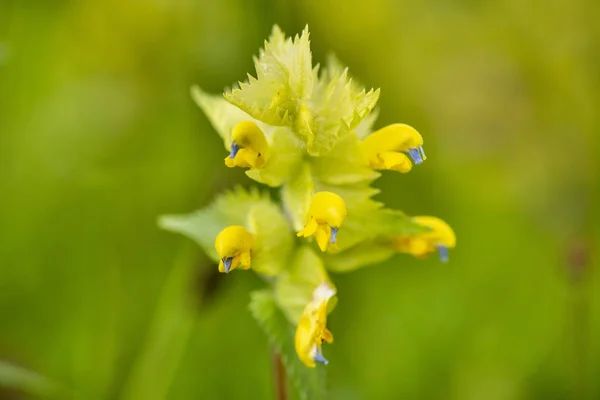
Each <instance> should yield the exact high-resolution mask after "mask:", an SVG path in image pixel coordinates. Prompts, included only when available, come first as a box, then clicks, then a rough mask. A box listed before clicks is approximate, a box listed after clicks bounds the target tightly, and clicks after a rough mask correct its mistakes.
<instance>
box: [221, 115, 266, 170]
mask: <svg viewBox="0 0 600 400" xmlns="http://www.w3.org/2000/svg"><path fill="white" fill-rule="evenodd" d="M231 140H232V144H231V146H232V148H231V154H230V155H229V156H228V157H227V158H225V165H227V166H228V167H230V168H233V167H242V168H261V167H262V166H264V165H265V163H266V162H267V161H268V159H269V144H268V143H267V138H266V137H265V134H264V133H263V131H262V130H261V129H260V128H259V127H258V126H257V125H256V124H255V123H254V122H252V121H250V120H246V121H242V122H240V123H238V124H237V125H236V126H235V127H234V128H233V132H232V134H231ZM232 155H233V157H232Z"/></svg>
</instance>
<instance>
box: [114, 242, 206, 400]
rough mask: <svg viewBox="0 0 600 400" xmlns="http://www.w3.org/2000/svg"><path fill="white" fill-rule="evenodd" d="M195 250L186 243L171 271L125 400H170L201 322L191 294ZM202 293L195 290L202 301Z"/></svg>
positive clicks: (126, 384)
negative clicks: (195, 331) (171, 388)
mask: <svg viewBox="0 0 600 400" xmlns="http://www.w3.org/2000/svg"><path fill="white" fill-rule="evenodd" d="M191 247H192V245H191V243H190V244H188V243H186V245H185V246H184V247H183V248H182V250H181V252H180V254H179V255H178V256H177V257H176V259H175V262H174V264H173V266H172V268H171V269H170V270H169V274H168V276H167V279H166V280H165V282H164V284H163V286H162V289H161V292H160V295H159V298H158V303H157V306H156V310H155V312H154V316H153V317H152V322H151V324H150V325H149V327H148V329H147V331H146V337H145V341H144V343H143V345H142V346H141V350H140V352H139V354H138V355H137V357H136V359H135V361H134V362H133V364H132V366H131V367H130V368H129V373H128V377H127V379H126V380H125V382H124V384H123V389H122V395H121V397H120V399H122V400H135V399H144V400H160V399H164V398H167V395H168V392H169V388H170V387H171V385H172V383H173V380H174V379H175V377H176V376H177V372H178V369H179V368H180V367H181V362H182V359H183V357H184V355H185V352H186V349H187V347H188V343H189V341H190V337H191V335H192V332H193V329H194V327H195V326H196V322H197V310H196V308H194V307H190V304H189V296H190V293H189V292H188V290H189V289H190V286H189V284H190V282H191V281H193V280H194V279H195V278H196V273H197V271H196V263H194V261H193V259H194V256H195V252H196V251H197V250H196V249H193V250H192V249H191ZM201 290H202V288H200V287H196V288H194V295H195V296H196V298H197V299H201V298H202V293H201V292H199V291H201ZM196 306H197V305H196ZM149 382H151V383H152V384H149Z"/></svg>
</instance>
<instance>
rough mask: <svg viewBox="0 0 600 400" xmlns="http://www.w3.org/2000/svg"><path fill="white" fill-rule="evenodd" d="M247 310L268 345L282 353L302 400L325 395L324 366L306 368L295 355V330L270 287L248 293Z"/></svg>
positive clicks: (317, 398) (287, 369)
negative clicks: (265, 336) (263, 333)
mask: <svg viewBox="0 0 600 400" xmlns="http://www.w3.org/2000/svg"><path fill="white" fill-rule="evenodd" d="M249 307H250V311H251V312H252V315H253V316H254V318H255V319H256V321H257V322H258V324H259V325H260V327H261V328H262V329H263V330H264V331H265V333H266V334H267V336H268V338H269V343H270V344H271V346H272V347H273V348H274V349H275V350H276V351H277V352H278V353H279V354H280V355H281V359H282V361H283V364H284V365H285V369H286V372H287V374H288V376H289V377H290V379H291V381H292V382H293V383H294V386H295V387H296V389H297V390H298V394H299V396H300V398H301V399H302V400H309V399H310V400H324V399H325V398H326V390H325V389H326V388H325V367H323V366H321V365H318V366H317V367H316V368H307V367H306V366H305V365H304V364H302V362H301V361H300V359H299V358H298V356H297V354H296V351H295V348H294V331H295V328H294V326H292V325H291V324H290V323H289V321H288V320H287V319H286V317H285V316H284V315H283V313H282V312H281V310H280V309H279V308H278V306H277V303H276V301H275V298H274V297H273V294H272V292H271V291H270V290H260V291H255V292H252V293H251V300H250V306H249Z"/></svg>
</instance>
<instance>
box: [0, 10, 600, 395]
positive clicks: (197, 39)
mask: <svg viewBox="0 0 600 400" xmlns="http://www.w3.org/2000/svg"><path fill="white" fill-rule="evenodd" d="M599 15H600V4H599V3H598V2H597V1H594V0H557V1H553V2H546V1H542V0H532V1H528V2H523V1H521V0H506V1H502V2H500V1H495V2H478V1H473V0H463V1H455V2H451V1H439V0H429V1H416V0H401V1H393V0H370V1H358V0H337V1H317V0H304V1H301V0H296V1H295V2H285V1H282V0H273V1H267V0H252V1H245V0H223V1H220V2H217V1H201V0H195V1H193V0H178V1H167V0H153V1H141V0H137V1H118V0H105V1H68V0H55V1H43V0H39V1H18V0H0V360H1V361H0V398H1V399H28V398H34V399H35V398H50V397H59V398H81V399H144V400H146V399H149V400H152V399H167V398H168V399H272V398H273V396H274V395H273V388H272V378H271V360H270V357H271V356H270V353H269V348H268V343H267V339H266V336H265V335H264V334H263V333H262V331H260V329H259V328H258V326H257V325H256V323H255V322H254V321H253V319H252V317H251V316H250V314H249V312H248V310H247V303H248V300H249V295H248V293H249V291H250V290H252V289H255V288H260V287H262V286H263V284H262V283H261V281H260V280H259V279H258V278H257V277H256V276H255V275H254V274H250V273H235V274H231V275H228V276H219V275H218V274H216V266H215V265H213V264H211V263H210V262H209V261H208V260H207V259H206V258H205V257H204V256H203V255H202V253H201V251H200V250H199V249H198V248H197V247H196V246H195V245H193V244H192V243H191V242H190V241H189V240H187V239H185V238H183V237H180V236H177V235H173V234H169V233H166V232H161V231H160V230H159V229H158V228H157V226H156V218H157V216H158V215H160V214H163V213H185V212H189V211H192V210H194V209H196V208H198V207H200V206H202V205H205V204H207V202H209V201H210V199H211V198H212V197H213V196H214V195H215V194H216V193H219V192H221V191H222V190H224V189H226V188H230V187H233V186H234V185H235V184H238V183H242V184H244V185H250V184H251V182H250V181H249V180H248V179H247V178H246V177H245V175H244V174H243V171H242V170H241V169H236V170H229V169H227V168H225V166H224V165H223V161H222V159H223V157H224V154H225V150H224V149H223V146H222V143H221V141H220V139H219V138H218V136H217V135H216V133H215V132H214V131H213V129H212V128H211V127H210V125H209V124H208V121H207V119H206V118H205V117H204V115H203V114H202V112H201V111H200V110H199V109H198V108H197V107H196V106H195V105H194V104H193V102H192V100H191V98H190V96H189V87H190V86H191V85H192V84H194V83H197V84H199V85H201V86H202V87H203V88H205V89H206V90H209V91H212V92H215V93H217V92H221V91H222V90H223V88H224V87H225V86H228V85H230V84H231V83H232V82H235V81H237V80H241V79H243V78H244V77H245V73H246V72H253V66H252V59H251V56H252V55H253V54H256V53H257V51H258V48H259V47H261V46H262V42H263V40H264V39H265V38H266V37H267V36H268V34H269V32H270V30H271V27H272V25H273V24H274V23H278V24H279V25H280V26H281V27H282V28H283V30H284V31H285V32H286V33H288V34H295V33H297V32H299V31H300V30H301V29H302V27H303V26H304V25H305V24H306V23H308V24H309V27H310V30H311V40H312V46H313V53H314V59H315V61H317V62H318V61H323V60H324V59H325V56H326V54H327V53H328V52H329V51H334V52H335V53H336V54H337V55H338V56H339V58H340V59H341V60H342V61H343V62H345V63H346V64H347V65H349V66H350V70H351V72H352V73H353V74H354V75H355V76H357V77H359V78H360V79H361V80H362V82H364V83H365V84H366V85H367V86H369V87H370V86H375V87H381V88H382V95H381V99H380V107H381V117H380V120H379V122H378V124H377V127H381V126H384V125H385V124H388V123H392V122H406V123H409V124H411V125H413V126H415V127H416V128H417V129H418V130H419V131H420V132H421V133H422V134H423V136H424V138H425V149H426V151H427V154H428V156H429V158H428V160H427V162H426V163H425V164H424V165H423V166H422V167H420V168H416V169H415V170H414V171H413V172H411V173H410V174H408V175H399V174H394V173H389V174H384V176H383V178H382V179H380V180H379V181H378V183H377V184H378V186H379V187H380V188H382V189H383V192H382V194H380V195H379V196H378V198H379V199H380V200H382V201H385V202H386V203H387V204H388V205H389V206H392V207H395V208H400V209H403V210H404V211H406V212H407V213H409V214H431V215H438V216H440V217H442V218H444V219H445V220H446V221H448V222H449V223H450V224H451V225H452V226H453V227H454V229H455V231H456V233H457V236H458V247H457V248H456V249H455V250H454V251H453V252H451V262H450V263H449V264H447V265H444V264H441V263H439V262H438V260H437V259H436V258H435V257H431V258H429V259H427V260H426V261H417V260H414V259H412V258H411V257H408V256H403V255H399V256H397V257H396V258H394V259H393V260H391V261H389V262H387V263H385V264H383V265H379V266H374V267H370V268H365V269H361V270H359V271H356V272H354V273H351V274H347V275H339V276H333V277H332V278H333V280H334V281H335V282H336V285H337V286H338V290H339V300H340V301H339V304H338V307H337V309H336V312H335V313H333V314H332V315H331V318H330V325H331V326H330V327H331V330H332V331H333V332H334V334H335V337H336V341H335V342H334V344H332V345H330V346H328V347H327V348H326V349H325V352H326V355H327V356H328V358H329V359H330V360H331V363H330V365H329V366H328V367H327V374H328V378H329V388H330V398H331V399H349V400H354V399H460V400H470V399H491V400H494V399H600V287H599V284H600V279H599V278H598V276H599V271H598V263H597V258H595V257H596V256H597V250H598V248H600V233H599V229H598V228H599V222H600V215H599V204H600V203H599V196H598V194H599V193H598V181H599V176H598V175H599V174H598V172H599V165H598V157H599V155H600V151H599V150H600V149H599V139H598V137H599V133H600V114H599V111H600V110H599V108H600V95H599V94H600V55H599V54H600V53H599V52H598V44H599V43H600V24H598V23H597V20H598V17H599ZM57 393H59V394H57Z"/></svg>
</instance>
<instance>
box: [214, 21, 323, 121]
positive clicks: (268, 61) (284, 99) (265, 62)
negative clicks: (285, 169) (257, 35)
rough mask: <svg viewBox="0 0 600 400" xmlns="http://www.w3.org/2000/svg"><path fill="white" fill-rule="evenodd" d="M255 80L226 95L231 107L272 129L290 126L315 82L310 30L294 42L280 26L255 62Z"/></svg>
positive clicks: (249, 78)
mask: <svg viewBox="0 0 600 400" xmlns="http://www.w3.org/2000/svg"><path fill="white" fill-rule="evenodd" d="M254 65H255V67H256V78H254V77H252V76H251V75H248V81H247V82H239V88H237V89H233V90H232V91H231V92H226V93H225V98H226V99H227V101H229V102H230V103H231V104H233V105H235V106H237V107H239V108H240V109H241V110H243V111H245V112H247V113H248V114H250V115H251V116H253V117H254V118H256V119H258V120H260V121H263V122H265V123H267V124H270V125H278V126H290V125H291V122H292V120H293V119H294V118H295V114H296V113H297V112H298V107H299V104H300V102H301V101H302V100H303V99H306V98H308V97H310V95H311V93H312V88H313V82H314V75H315V74H314V72H313V69H312V54H311V52H310V42H309V33H308V26H307V27H306V28H305V29H304V30H303V31H302V35H301V36H298V35H296V37H295V39H294V40H292V39H291V38H287V39H286V38H285V35H284V33H283V32H282V31H281V29H279V27H278V26H277V25H275V26H274V27H273V31H272V33H271V36H270V37H269V40H268V41H266V42H265V47H264V49H262V50H261V51H260V52H259V56H258V58H255V59H254Z"/></svg>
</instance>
